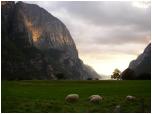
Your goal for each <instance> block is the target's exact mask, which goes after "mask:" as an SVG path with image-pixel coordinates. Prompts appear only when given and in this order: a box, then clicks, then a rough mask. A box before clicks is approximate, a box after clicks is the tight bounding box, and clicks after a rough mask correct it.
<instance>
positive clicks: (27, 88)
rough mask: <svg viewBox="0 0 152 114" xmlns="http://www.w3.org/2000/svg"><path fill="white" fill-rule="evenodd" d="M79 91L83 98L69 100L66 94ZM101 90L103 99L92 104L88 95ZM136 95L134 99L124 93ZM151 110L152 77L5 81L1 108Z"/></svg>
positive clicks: (19, 109) (68, 110)
mask: <svg viewBox="0 0 152 114" xmlns="http://www.w3.org/2000/svg"><path fill="white" fill-rule="evenodd" d="M70 93H77V94H79V96H80V99H79V101H78V102H76V103H68V102H66V101H65V96H66V95H68V94H70ZM93 94H99V95H101V96H103V97H104V99H103V100H102V102H101V103H99V104H93V103H90V102H89V101H88V97H89V96H90V95H93ZM127 95H133V96H135V97H136V100H134V101H127V100H125V97H126V96H127ZM117 105H120V111H119V112H122V113H123V112H126V113H127V112H151V81H150V80H132V81H131V80H126V81H123V80H118V81H116V80H99V81H98V80H97V81H91V80H90V81H89V80H88V81H39V80H34V81H33V80H31V81H26V80H25V81H2V82H1V110H2V112H3V113H4V112H35V113H36V112H50V113H51V112H52V113H53V112H54V113H55V112H79V113H91V112H109V113H110V112H114V109H115V107H116V106H117Z"/></svg>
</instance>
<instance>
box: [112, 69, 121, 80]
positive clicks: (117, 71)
mask: <svg viewBox="0 0 152 114" xmlns="http://www.w3.org/2000/svg"><path fill="white" fill-rule="evenodd" d="M120 73H121V72H120V70H119V69H115V70H114V72H113V74H112V75H111V78H112V79H117V80H118V79H120Z"/></svg>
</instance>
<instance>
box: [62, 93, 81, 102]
mask: <svg viewBox="0 0 152 114" xmlns="http://www.w3.org/2000/svg"><path fill="white" fill-rule="evenodd" d="M78 100H79V95H78V94H69V95H67V96H66V97H65V101H67V102H71V103H73V102H77V101H78Z"/></svg>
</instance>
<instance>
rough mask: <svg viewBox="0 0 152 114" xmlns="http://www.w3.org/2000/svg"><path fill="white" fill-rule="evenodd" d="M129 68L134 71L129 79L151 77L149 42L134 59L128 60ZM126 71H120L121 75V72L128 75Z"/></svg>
mask: <svg viewBox="0 0 152 114" xmlns="http://www.w3.org/2000/svg"><path fill="white" fill-rule="evenodd" d="M129 69H130V70H132V72H134V76H133V75H132V76H131V78H129V79H151V43H150V44H149V45H148V46H147V47H146V48H145V50H144V52H143V53H142V54H140V55H139V56H138V57H137V59H136V60H133V61H131V62H130V64H129ZM126 71H128V70H126ZM126 71H124V72H123V73H122V76H123V74H125V75H126V76H127V75H128V73H127V74H126ZM131 74H133V73H131ZM126 76H125V77H126ZM126 78H127V77H126ZM127 79H128V78H127Z"/></svg>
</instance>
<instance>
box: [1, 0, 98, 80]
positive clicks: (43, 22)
mask: <svg viewBox="0 0 152 114" xmlns="http://www.w3.org/2000/svg"><path fill="white" fill-rule="evenodd" d="M1 3H2V61H3V62H2V79H58V77H56V76H59V75H58V74H60V76H59V77H60V79H71V80H74V79H76V80H83V79H87V78H88V77H92V78H99V75H98V74H97V73H96V72H95V71H93V70H92V69H91V71H90V69H89V68H88V67H87V66H85V65H84V64H83V62H82V61H81V60H80V59H79V57H78V52H77V49H76V46H75V43H74V41H73V39H72V37H71V35H70V32H69V31H68V29H67V28H66V26H65V25H64V24H63V23H62V22H61V21H60V20H59V19H57V18H56V17H54V16H53V15H51V14H50V13H48V12H47V11H46V10H44V9H43V8H41V7H39V6H38V5H34V4H26V3H23V2H17V3H16V4H15V2H6V1H4V2H1Z"/></svg>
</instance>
